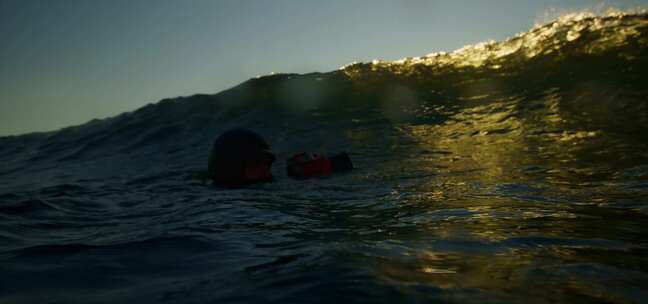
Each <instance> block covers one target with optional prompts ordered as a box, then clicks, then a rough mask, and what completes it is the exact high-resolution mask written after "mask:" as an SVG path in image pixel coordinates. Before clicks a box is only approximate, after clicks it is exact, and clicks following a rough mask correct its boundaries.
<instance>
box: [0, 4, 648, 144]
mask: <svg viewBox="0 0 648 304" xmlns="http://www.w3.org/2000/svg"><path fill="white" fill-rule="evenodd" d="M647 6H648V0H643V1H642V0H616V1H614V0H611V1H606V2H601V1H590V0H547V1H541V0H533V1H531V0H529V1H524V0H474V1H461V0H452V1H450V0H449V1H433V0H429V1H423V0H409V1H396V0H392V1H383V0H340V1H338V0H326V1H321V0H259V1H253V0H231V1H229V0H222V1H217V0H210V1H207V0H187V1H179V0H178V1H176V0H109V1H106V0H59V1H54V0H42V1H37V0H0V136H5V135H16V134H23V133H28V132H35V131H49V130H55V129H59V128H62V127H66V126H70V125H77V124H81V123H84V122H87V121H89V120H91V119H93V118H105V117H110V116H114V115H117V114H119V113H122V112H126V111H132V110H135V109H137V108H139V107H141V106H144V105H146V104H148V103H152V102H157V101H159V100H160V99H163V98H168V97H176V96H187V95H193V94H197V93H207V94H212V93H217V92H220V91H222V90H225V89H228V88H230V87H232V86H235V85H237V84H239V83H241V82H243V81H245V80H247V79H249V78H252V77H257V76H259V75H267V74H270V73H273V72H275V73H280V72H281V73H309V72H327V71H331V70H335V69H338V68H339V67H341V66H343V65H346V64H348V63H351V62H354V61H358V62H362V61H371V60H373V59H383V60H395V59H400V58H403V57H413V56H422V55H425V54H428V53H432V52H438V51H452V50H455V49H458V48H461V47H463V46H465V45H468V44H474V43H478V42H481V41H485V40H489V39H494V40H503V39H506V38H507V37H510V36H513V35H515V34H517V33H520V32H523V31H527V30H528V29H530V28H531V27H532V26H533V25H534V24H536V23H538V22H542V21H548V18H551V17H556V16H558V15H559V14H560V13H564V12H574V11H580V10H586V9H595V10H600V9H601V8H602V7H615V8H619V9H631V8H636V7H643V8H645V7H647Z"/></svg>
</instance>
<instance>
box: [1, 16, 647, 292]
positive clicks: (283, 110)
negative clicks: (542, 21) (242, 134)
mask: <svg viewBox="0 0 648 304" xmlns="http://www.w3.org/2000/svg"><path fill="white" fill-rule="evenodd" d="M647 51H648V17H647V16H646V15H642V14H638V15H637V14H635V15H623V14H617V15H609V16H601V17H592V16H584V15H577V16H570V17H564V18H562V19H560V20H558V21H556V22H554V23H551V24H548V25H545V26H543V27H538V28H535V29H532V30H530V31H529V32H527V33H524V34H521V35H519V36H517V37H514V38H511V39H510V40H507V41H505V42H499V43H494V42H493V43H486V44H481V45H477V46H473V47H469V48H466V49H463V50H460V51H457V52H455V53H450V54H431V55H428V56H426V57H422V58H409V59H406V60H403V61H399V62H373V63H368V64H355V65H351V66H347V67H345V68H343V69H341V70H339V71H334V72H331V73H325V74H309V75H275V76H269V77H262V78H258V79H253V80H250V81H248V82H246V83H244V84H242V85H240V86H238V87H236V88H233V89H231V90H228V91H225V92H222V93H219V94H216V95H196V96H191V97H185V98H177V99H170V100H164V101H161V102H159V103H157V104H154V105H149V106H147V107H144V108H142V109H140V110H137V111H135V112H132V113H125V114H122V115H120V116H117V117H114V118H110V119H106V120H97V121H91V122H89V123H88V124H85V125H82V126H78V127H71V128H67V129H63V130H60V131H57V132H50V133H38V134H30V135H24V136H18V137H5V138H0V164H2V165H1V167H0V178H1V182H2V185H1V186H0V275H1V278H0V302H2V303H123V302H138V303H151V302H153V303H249V302H263V303H267V302H274V303H287V302H315V303H322V302H324V303H327V302H333V301H343V302H382V303H403V302H405V303H419V302H434V303H520V302H525V303H645V302H646V301H648V133H647V132H646V129H647V128H648V99H647V98H648V87H647V86H646V84H647V83H648V53H647ZM240 126H243V127H248V128H251V129H253V130H256V131H258V132H259V133H261V134H263V136H264V137H265V138H266V139H267V141H268V142H269V143H270V144H271V146H272V147H273V149H274V151H275V152H276V153H277V154H278V156H279V161H278V162H277V163H276V164H275V167H274V168H273V174H274V175H275V177H276V181H275V182H273V183H266V184H259V185H254V186H252V187H249V188H246V189H235V190H226V189H222V188H219V187H217V186H215V185H212V184H211V183H210V182H208V181H206V180H203V179H202V178H201V175H202V173H203V172H204V168H205V166H206V162H207V153H208V150H209V146H210V144H211V142H212V141H213V139H214V138H215V137H216V136H217V135H218V134H220V133H221V132H222V131H224V130H227V129H229V128H232V127H240ZM301 150H310V151H322V152H339V151H347V152H349V154H350V156H351V158H352V159H353V160H354V162H355V163H356V167H357V169H356V170H355V171H353V172H351V173H348V174H344V175H338V176H332V177H328V178H321V179H313V180H306V181H295V180H292V179H289V178H287V177H286V176H285V174H284V165H285V161H283V160H284V159H285V158H286V157H288V156H289V155H290V154H291V153H293V152H297V151H301Z"/></svg>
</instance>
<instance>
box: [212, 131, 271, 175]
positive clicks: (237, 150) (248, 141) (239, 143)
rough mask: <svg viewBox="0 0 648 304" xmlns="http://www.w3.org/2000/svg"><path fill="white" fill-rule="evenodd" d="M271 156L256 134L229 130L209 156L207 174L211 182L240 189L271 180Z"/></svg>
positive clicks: (215, 143) (267, 147)
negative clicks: (239, 187) (240, 187)
mask: <svg viewBox="0 0 648 304" xmlns="http://www.w3.org/2000/svg"><path fill="white" fill-rule="evenodd" d="M274 161H275V156H274V154H272V152H271V151H270V146H269V145H268V143H266V141H265V140H264V139H263V138H262V137H261V136H260V135H258V134H257V133H254V132H252V131H250V130H246V129H233V130H229V131H226V132H225V133H223V134H221V136H219V137H218V138H217V139H216V141H215V142H214V144H213V146H212V149H211V153H210V155H209V164H208V168H207V170H208V172H209V176H210V177H211V178H212V179H213V180H214V182H216V183H218V184H222V185H226V186H244V185H248V184H252V183H257V182H264V181H270V180H272V174H271V171H270V169H271V167H272V163H274Z"/></svg>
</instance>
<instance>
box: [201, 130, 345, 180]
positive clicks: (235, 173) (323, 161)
mask: <svg viewBox="0 0 648 304" xmlns="http://www.w3.org/2000/svg"><path fill="white" fill-rule="evenodd" d="M274 161H275V156H274V154H273V153H272V152H271V151H270V146H269V145H268V143H267V142H266V141H265V140H264V139H263V137H261V136H260V135H259V134H257V133H254V132H252V131H250V130H247V129H233V130H229V131H227V132H225V133H223V134H221V136H219V137H218V138H217V139H216V141H215V142H214V144H213V146H212V149H211V153H210V155H209V163H208V167H207V171H208V174H209V176H210V177H211V178H212V180H214V182H215V183H218V184H222V185H225V186H230V187H239V186H245V185H249V184H253V183H258V182H267V181H272V174H271V167H272V164H273V163H274ZM351 169H353V163H352V162H351V159H350V158H349V155H347V154H346V153H344V152H343V153H340V154H338V155H335V156H332V157H327V156H326V155H323V154H316V153H309V152H302V153H298V154H295V155H294V156H292V157H291V158H289V159H288V160H287V162H286V172H287V174H288V175H289V176H291V177H294V178H297V179H306V178H310V177H315V176H325V175H329V174H332V173H337V172H343V171H348V170H351Z"/></svg>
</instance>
